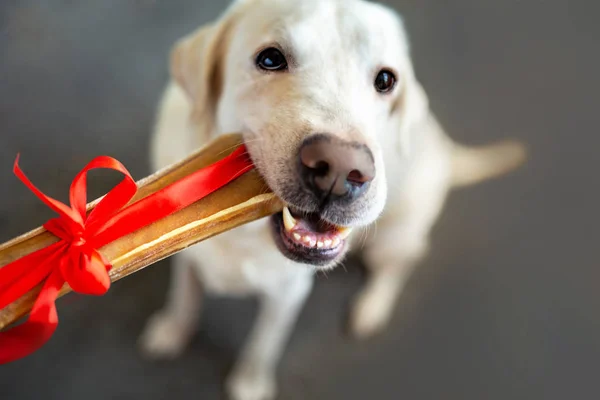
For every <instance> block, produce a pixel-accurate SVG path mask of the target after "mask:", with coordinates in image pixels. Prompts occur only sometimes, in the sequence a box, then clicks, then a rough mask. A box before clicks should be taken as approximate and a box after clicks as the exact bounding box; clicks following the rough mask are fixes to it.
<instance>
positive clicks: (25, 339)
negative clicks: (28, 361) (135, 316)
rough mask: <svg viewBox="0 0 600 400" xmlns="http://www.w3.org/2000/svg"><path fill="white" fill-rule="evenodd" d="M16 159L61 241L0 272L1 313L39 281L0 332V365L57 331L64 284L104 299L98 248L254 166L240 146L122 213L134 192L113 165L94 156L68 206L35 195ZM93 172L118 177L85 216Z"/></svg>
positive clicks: (104, 274) (104, 267) (105, 280)
mask: <svg viewBox="0 0 600 400" xmlns="http://www.w3.org/2000/svg"><path fill="white" fill-rule="evenodd" d="M18 161H19V158H18V157H17V160H16V161H15V164H14V173H15V175H17V177H18V178H19V179H21V181H22V182H23V183H24V184H25V185H26V186H27V187H28V188H29V189H30V190H31V191H32V192H33V193H35V195H36V196H37V197H39V198H40V199H41V200H42V201H43V202H44V203H46V204H47V205H48V206H49V207H50V208H51V209H52V210H54V211H55V212H56V213H58V215H59V216H58V217H57V218H54V219H51V220H50V221H48V222H47V223H46V224H44V228H46V229H47V230H48V231H49V232H52V233H53V234H54V235H56V236H57V237H59V238H60V239H61V240H60V241H59V242H57V243H55V244H53V245H51V246H48V247H46V248H44V249H41V250H38V251H36V252H34V253H31V254H29V255H27V256H25V257H23V258H20V259H18V260H16V261H14V262H12V263H10V264H8V265H6V266H4V267H3V268H0V309H2V308H4V307H6V306H7V305H9V304H11V303H12V302H14V301H15V300H17V299H18V298H20V297H21V296H23V295H24V294H25V293H27V292H28V291H29V290H31V289H33V288H34V287H35V286H37V285H38V284H40V283H42V282H44V281H45V283H44V285H43V286H42V289H41V292H40V294H39V296H38V298H37V300H36V302H35V304H34V306H33V309H32V310H31V314H30V316H29V319H28V321H27V322H25V323H23V324H21V325H19V326H17V327H15V328H12V329H11V330H8V331H5V332H0V364H3V363H7V362H11V361H14V360H17V359H19V358H22V357H25V356H27V355H29V354H31V353H32V352H34V351H36V350H37V349H39V348H40V347H41V346H42V345H43V344H44V343H45V342H46V341H48V339H50V337H51V336H52V334H53V333H54V331H55V330H56V326H57V325H58V315H57V313H56V305H55V301H56V298H57V296H58V293H59V291H60V290H61V288H62V287H63V285H64V284H65V282H66V283H68V284H69V286H70V287H71V288H72V289H73V290H74V291H75V292H78V293H82V294H90V295H102V294H104V293H106V291H107V290H108V288H109V287H110V277H109V275H108V271H109V270H110V268H111V265H110V263H109V262H108V261H106V260H105V259H104V258H103V257H102V254H100V253H99V252H98V250H97V249H99V248H101V247H102V246H104V245H106V244H108V243H110V242H112V241H113V240H115V239H117V238H120V237H122V236H125V235H127V234H129V233H132V232H134V231H136V230H137V229H140V228H142V227H144V226H147V225H149V224H151V223H153V222H155V221H157V220H159V219H161V218H164V217H166V216H168V215H170V214H172V213H174V212H176V211H178V210H180V209H182V208H185V207H187V206H189V205H191V204H192V203H195V202H196V201H198V200H200V199H201V198H203V197H205V196H207V195H209V194H210V193H212V192H214V191H215V190H217V189H219V188H220V187H222V186H224V185H226V184H227V183H229V182H231V181H232V180H233V179H235V178H237V177H239V176H240V175H242V174H244V173H245V172H247V171H249V170H250V169H252V167H253V165H252V162H251V161H250V159H249V157H248V156H247V153H246V149H245V147H244V146H240V147H239V148H238V149H237V150H235V151H234V152H233V153H232V154H231V155H230V156H228V157H226V158H224V159H223V160H221V161H218V162H217V163H215V164H212V165H210V166H208V167H206V168H203V169H201V170H199V171H196V172H194V173H193V174H191V175H188V176H187V177H185V178H183V179H181V180H179V181H177V182H175V183H173V184H171V185H170V186H167V187H165V188H164V189H162V190H160V191H158V192H156V193H153V194H152V195H150V196H147V197H145V198H143V199H141V200H140V201H137V202H135V203H133V204H131V205H129V206H127V207H125V205H126V204H127V203H129V201H130V200H131V199H132V197H133V196H134V195H135V193H136V191H137V186H136V184H135V182H134V180H133V178H132V177H131V175H130V174H129V172H128V171H127V170H126V169H125V167H124V166H123V165H122V164H121V163H120V162H118V161H117V160H115V159H114V158H111V157H106V156H101V157H97V158H96V159H94V160H93V161H92V162H90V163H89V164H88V165H87V166H86V167H85V168H84V169H83V170H82V171H81V172H80V173H79V174H78V175H77V176H76V177H75V179H74V180H73V183H72V184H71V190H70V202H71V207H68V206H67V205H65V204H63V203H61V202H60V201H57V200H55V199H53V198H51V197H49V196H46V195H45V194H43V193H42V192H41V191H40V190H38V189H37V188H36V187H35V186H34V185H33V184H32V183H31V182H30V181H29V179H27V177H26V176H25V174H23V172H22V171H21V169H20V168H19V165H18ZM98 168H106V169H112V170H116V171H118V172H121V173H122V174H123V175H125V178H124V179H123V181H121V183H119V184H118V185H117V186H115V187H114V188H113V189H112V190H111V191H110V192H108V193H107V194H106V195H105V196H104V197H103V198H102V199H101V200H100V202H98V204H97V205H96V207H95V208H94V209H93V210H92V211H91V212H90V213H89V215H87V216H86V203H87V199H86V198H87V196H86V191H87V183H86V180H87V179H86V178H87V173H88V171H90V170H92V169H98ZM123 207H125V208H123Z"/></svg>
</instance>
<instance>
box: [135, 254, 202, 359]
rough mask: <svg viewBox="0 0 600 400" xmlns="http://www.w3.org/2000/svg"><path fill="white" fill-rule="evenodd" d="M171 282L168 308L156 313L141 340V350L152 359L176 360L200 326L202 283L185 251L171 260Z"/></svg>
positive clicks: (166, 306)
mask: <svg viewBox="0 0 600 400" xmlns="http://www.w3.org/2000/svg"><path fill="white" fill-rule="evenodd" d="M171 260H172V261H171V262H172V265H171V282H170V288H169V292H168V294H167V302H166V304H165V306H164V307H163V308H162V309H161V310H160V311H158V312H156V313H155V314H154V315H153V316H152V317H151V318H150V319H149V320H148V323H147V325H146V328H145V330H144V332H143V333H142V335H141V337H140V342H139V345H140V348H141V349H140V350H141V351H142V354H143V355H144V356H147V357H149V358H167V359H168V358H175V357H177V356H178V355H180V354H181V352H182V351H183V350H184V349H185V346H186V345H187V344H188V342H189V340H190V338H191V336H192V335H193V333H194V332H195V330H196V328H197V326H198V319H199V317H200V308H201V304H202V303H201V302H202V290H201V286H200V282H199V281H198V279H197V277H196V271H194V264H193V260H192V258H191V257H189V256H188V255H187V253H186V252H185V251H183V252H181V253H179V254H176V255H175V256H173V257H172V258H171Z"/></svg>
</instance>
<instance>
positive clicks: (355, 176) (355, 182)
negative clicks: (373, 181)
mask: <svg viewBox="0 0 600 400" xmlns="http://www.w3.org/2000/svg"><path fill="white" fill-rule="evenodd" d="M346 180H347V181H348V183H350V184H351V185H352V186H357V187H360V186H362V185H364V184H365V183H367V182H368V181H369V179H368V178H365V176H364V175H363V174H362V173H361V172H360V171H359V170H356V169H353V170H352V171H350V173H349V174H348V177H347V178H346Z"/></svg>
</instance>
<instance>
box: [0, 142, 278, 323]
mask: <svg viewBox="0 0 600 400" xmlns="http://www.w3.org/2000/svg"><path fill="white" fill-rule="evenodd" d="M241 143H242V138H241V136H240V135H237V134H231V135H223V136H220V137H218V138H217V139H216V140H214V141H213V142H211V143H209V144H208V145H207V146H206V147H204V148H203V149H201V150H200V151H198V152H197V153H195V154H193V155H191V156H190V157H188V158H186V159H185V160H183V161H181V162H180V163H177V164H175V165H172V166H170V167H167V168H165V169H163V170H161V171H159V172H157V173H156V174H154V175H151V176H149V177H147V178H144V179H142V180H140V181H138V191H137V193H136V195H135V197H134V198H133V199H132V201H131V202H135V201H137V200H139V199H141V198H143V197H146V196H148V195H149V194H152V193H154V192H156V191H158V190H160V189H162V188H164V187H166V186H168V185H169V184H171V183H173V182H175V181H177V180H179V179H181V178H183V177H185V176H187V175H189V174H190V173H192V172H194V171H197V170H199V169H201V168H204V167H206V166H208V165H210V164H213V163H214V162H216V161H218V160H220V159H222V158H224V157H226V156H227V155H229V154H231V153H232V152H233V150H235V148H236V147H237V146H239V145H240V144H241ZM97 202H98V200H96V201H94V202H92V203H90V204H89V205H88V210H91V209H92V208H93V207H94V206H95V204H97ZM282 208H283V204H282V203H281V201H280V200H279V199H278V198H277V197H276V196H275V195H274V194H273V193H272V192H270V190H269V189H268V186H267V185H266V184H265V182H264V181H263V180H262V178H261V177H260V175H258V173H257V172H256V170H252V171H250V172H248V173H246V174H244V175H242V176H240V177H239V178H237V179H236V180H234V181H233V182H231V183H229V184H228V185H226V186H224V187H223V188H221V189H219V190H217V191H216V192H214V193H212V194H210V195H208V196H207V197H205V198H203V199H201V200H199V201H197V202H196V203H194V204H192V205H191V206H189V207H186V208H184V209H182V210H180V211H178V212H176V213H174V214H172V215H170V216H168V217H166V218H163V219H161V220H159V221H157V222H155V223H153V224H151V225H149V226H146V227H144V228H142V229H139V230H137V231H135V232H133V233H131V234H129V235H127V236H124V237H122V238H119V239H117V240H115V241H114V242H111V243H109V244H107V245H106V246H104V247H102V248H100V249H99V251H100V253H101V254H102V255H103V256H104V257H105V258H106V259H107V260H108V261H109V262H110V263H111V264H112V269H111V270H110V279H111V281H112V282H114V281H117V280H119V279H121V278H124V277H126V276H128V275H130V274H133V273H134V272H137V271H139V270H141V269H143V268H144V267H146V266H148V265H151V264H153V263H155V262H157V261H160V260H162V259H163V258H166V257H168V256H170V255H173V254H175V253H177V252H179V251H181V250H183V249H185V248H187V247H189V246H191V245H193V244H195V243H198V242H201V241H202V240H205V239H208V238H210V237H211V236H215V235H218V234H220V233H223V232H225V231H227V230H230V229H233V228H235V227H237V226H240V225H243V224H245V223H248V222H251V221H254V220H257V219H260V218H263V217H266V216H268V215H271V214H274V213H276V212H279V211H281V210H282ZM58 240H59V239H58V238H56V237H55V236H54V235H52V234H51V233H49V232H47V231H46V230H45V229H44V228H37V229H35V230H33V231H31V232H29V233H26V234H24V235H22V236H20V237H17V238H15V239H13V240H11V241H9V242H6V243H4V244H1V245H0V268H1V267H2V266H4V265H6V264H9V263H11V262H12V261H14V260H16V259H19V258H21V257H23V256H26V255H27V254H29V253H32V252H34V251H37V250H39V249H42V248H44V247H46V246H49V245H51V244H52V243H55V242H57V241H58ZM40 288H41V285H40V286H39V287H37V288H35V289H33V290H31V291H30V292H28V293H27V294H25V295H24V296H23V297H21V298H20V299H18V300H17V301H15V302H14V303H12V304H10V305H9V306H7V307H6V308H4V309H2V310H0V330H1V329H3V328H5V327H7V326H8V325H10V324H11V323H13V322H15V321H17V320H18V319H19V318H21V317H23V316H24V315H26V314H27V313H28V312H29V311H30V310H31V307H32V306H33V303H34V301H35V299H36V297H37V295H38V293H39V291H40ZM70 291H71V289H70V288H69V285H67V284H65V286H64V287H63V288H62V290H61V293H60V296H62V295H64V294H66V293H68V292H70Z"/></svg>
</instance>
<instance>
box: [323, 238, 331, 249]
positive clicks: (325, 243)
mask: <svg viewBox="0 0 600 400" xmlns="http://www.w3.org/2000/svg"><path fill="white" fill-rule="evenodd" d="M331 243H333V241H332V240H331V239H325V241H324V242H323V244H324V245H325V247H331Z"/></svg>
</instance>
